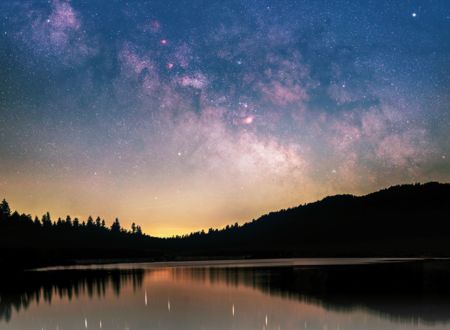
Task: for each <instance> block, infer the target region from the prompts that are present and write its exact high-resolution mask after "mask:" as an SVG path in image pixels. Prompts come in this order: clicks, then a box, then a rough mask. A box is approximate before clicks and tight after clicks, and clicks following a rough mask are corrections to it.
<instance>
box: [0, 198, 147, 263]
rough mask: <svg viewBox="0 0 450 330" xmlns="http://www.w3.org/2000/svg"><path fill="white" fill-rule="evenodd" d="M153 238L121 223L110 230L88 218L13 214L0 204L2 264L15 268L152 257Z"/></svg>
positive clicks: (138, 228)
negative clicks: (87, 260)
mask: <svg viewBox="0 0 450 330" xmlns="http://www.w3.org/2000/svg"><path fill="white" fill-rule="evenodd" d="M151 240H152V238H151V237H149V236H147V235H144V234H143V233H142V230H141V227H140V226H138V225H136V224H135V223H133V224H132V225H131V229H130V230H125V229H124V228H122V227H121V225H120V222H119V219H117V218H116V219H115V221H114V222H113V223H112V225H111V226H109V227H108V226H106V223H105V220H103V219H101V218H100V217H97V218H96V219H95V220H94V219H93V218H92V217H91V216H89V217H88V218H87V219H86V220H84V221H81V220H79V219H78V218H73V219H72V218H71V217H70V216H67V217H66V218H65V219H61V218H58V219H57V220H53V219H52V218H51V216H50V214H49V213H46V214H44V215H43V216H42V217H41V219H39V218H37V217H35V218H34V219H33V218H32V217H31V216H30V215H27V214H19V213H18V212H17V211H15V212H11V210H10V207H9V205H8V202H7V201H6V200H3V201H2V202H1V203H0V260H1V261H2V262H3V263H8V264H10V265H12V266H14V265H17V266H19V267H20V266H22V265H23V266H26V267H33V266H40V265H52V264H60V263H72V262H74V261H76V260H83V259H84V260H86V259H103V258H108V259H110V258H131V257H133V258H138V257H143V256H144V255H145V257H149V256H151V252H148V251H146V247H147V246H148V241H151Z"/></svg>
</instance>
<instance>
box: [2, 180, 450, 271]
mask: <svg viewBox="0 0 450 330" xmlns="http://www.w3.org/2000/svg"><path fill="white" fill-rule="evenodd" d="M0 210H1V212H0V250H1V251H0V258H1V259H2V261H4V262H7V263H9V264H14V263H15V264H18V265H25V264H26V265H27V266H32V265H42V264H55V263H71V262H73V261H74V260H78V259H84V260H86V259H104V258H146V259H147V260H149V259H150V260H173V259H187V258H236V257H239V258H252V257H324V256H327V257H343V256H393V257H398V256H450V184H440V183H427V184H415V185H401V186H395V187H391V188H388V189H384V190H381V191H378V192H376V193H372V194H369V195H366V196H361V197H356V196H352V195H337V196H332V197H327V198H325V199H323V200H321V201H318V202H315V203H310V204H306V205H301V206H298V207H295V208H291V209H287V210H281V211H278V212H273V213H269V214H267V215H264V216H262V217H260V218H259V219H257V220H253V221H252V222H249V223H246V224H244V225H242V226H239V225H238V224H237V223H236V224H234V225H231V226H226V227H225V228H223V229H220V230H218V229H209V230H208V231H207V232H204V231H200V232H195V233H192V234H190V235H186V236H177V237H172V238H165V239H161V238H155V237H150V236H147V235H144V234H142V231H141V230H140V227H139V226H136V225H134V226H132V229H131V231H125V230H123V229H122V228H121V227H120V223H119V221H118V220H116V221H115V222H114V223H113V225H112V226H111V227H110V228H107V227H106V225H105V222H104V221H103V220H101V219H100V218H96V219H95V220H94V219H93V218H91V217H89V218H88V219H87V220H86V221H83V222H81V223H80V220H78V219H76V218H74V219H71V218H70V217H67V218H66V219H58V220H56V221H54V220H52V219H51V218H50V215H49V214H45V215H44V216H43V217H42V218H41V219H36V218H35V219H32V217H31V216H29V215H24V214H19V213H17V212H14V213H11V210H10V209H9V206H8V204H7V203H6V201H4V202H3V203H2V204H1V207H0Z"/></svg>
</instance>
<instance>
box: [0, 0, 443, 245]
mask: <svg viewBox="0 0 450 330" xmlns="http://www.w3.org/2000/svg"><path fill="white" fill-rule="evenodd" d="M0 12H1V13H2V15H1V17H0V197H5V198H7V199H8V200H9V201H10V203H11V205H12V207H13V208H17V209H19V210H21V211H24V212H27V213H31V214H33V215H34V214H38V215H40V214H42V213H44V212H45V211H47V210H49V211H50V212H51V213H52V215H53V216H54V217H57V216H65V215H66V214H71V215H73V216H79V217H81V218H82V219H85V218H86V217H87V216H88V215H90V214H92V215H95V216H96V215H100V216H102V217H105V218H106V219H107V221H108V222H111V221H112V219H113V217H115V216H117V217H119V218H120V219H121V222H122V224H123V225H125V226H126V227H128V226H129V224H130V223H131V222H133V221H134V222H137V223H139V224H141V225H142V228H143V229H144V231H145V232H147V233H149V234H152V235H162V236H167V235H173V234H181V233H187V232H190V231H192V230H198V229H202V228H205V229H206V228H208V227H222V226H223V225H226V224H229V223H234V222H239V223H242V222H245V221H248V220H251V219H253V218H256V217H258V216H259V215H261V214H263V213H265V212H268V211H271V210H276V209H280V208H286V207H290V206H295V205H298V204H300V203H304V202H308V201H313V200H315V199H317V198H320V197H323V196H325V195H329V194H336V193H355V194H361V193H367V192H370V191H373V190H376V189H379V188H382V187H385V186H389V185H393V184H399V183H409V182H417V181H421V182H423V181H430V180H436V181H447V182H448V181H450V162H449V159H450V2H448V1H395V2H394V1H356V2H355V1H287V0H286V1H262V0H261V1H256V0H254V1H247V0H246V1H226V2H224V1H200V0H194V1H192V0H191V1H167V0H166V1H130V2H125V1H120V2H119V1H113V2H112V1H106V0H89V1H83V0H72V1H69V0H49V1H38V0H20V1H19V0H17V1H15V0H8V1H2V2H1V3H0Z"/></svg>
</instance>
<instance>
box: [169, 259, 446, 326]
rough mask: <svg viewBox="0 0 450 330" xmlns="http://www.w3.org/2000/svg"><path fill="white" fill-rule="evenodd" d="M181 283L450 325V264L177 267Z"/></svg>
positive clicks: (174, 270)
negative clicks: (188, 281)
mask: <svg viewBox="0 0 450 330" xmlns="http://www.w3.org/2000/svg"><path fill="white" fill-rule="evenodd" d="M172 274H173V277H174V278H175V279H179V280H180V279H193V280H196V281H201V282H208V283H225V284H227V285H229V286H233V287H238V286H242V285H243V286H247V287H251V288H253V289H257V290H260V291H263V292H264V293H267V294H269V295H276V296H281V297H284V298H288V299H296V300H299V301H302V302H305V303H308V304H309V303H313V304H316V305H320V306H322V307H324V308H326V309H329V310H335V311H341V312H349V311H352V310H355V309H363V310H365V311H367V312H370V313H372V314H376V315H378V316H380V317H383V318H388V319H390V320H392V321H401V322H412V323H419V322H424V323H431V324H435V323H448V322H450V281H449V280H450V262H449V261H417V262H408V263H390V264H371V265H352V266H348V265H347V266H338V265H336V266H320V267H273V268H254V267H248V268H246V267H240V268H225V267H223V268H217V267H216V268H207V267H203V268H175V269H173V272H172Z"/></svg>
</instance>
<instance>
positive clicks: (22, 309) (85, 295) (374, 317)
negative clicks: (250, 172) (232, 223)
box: [0, 261, 450, 329]
mask: <svg viewBox="0 0 450 330" xmlns="http://www.w3.org/2000/svg"><path fill="white" fill-rule="evenodd" d="M449 275H450V263H449V262H447V261H414V262H407V263H383V264H368V265H347V266H343V265H328V266H326V265H321V266H312V265H310V266H307V267H305V266H292V265H289V266H285V267H282V266H280V265H278V266H277V267H270V265H267V264H266V265H264V267H262V266H258V265H253V266H252V267H241V266H239V267H233V265H232V264H230V265H228V266H227V267H208V266H205V265H202V266H198V265H197V266H195V265H192V266H190V267H152V266H149V267H146V268H141V269H140V268H136V266H134V267H133V268H130V269H126V268H124V267H121V269H89V270H82V269H77V270H61V271H59V270H58V271H57V270H54V271H45V272H28V273H24V274H20V275H16V276H14V277H13V278H9V279H4V280H2V283H1V284H0V298H1V300H0V329H36V328H38V329H56V328H58V329H80V328H86V329H99V328H105V329H111V328H117V329H147V328H159V329H177V328H184V329H191V328H192V329H201V328H205V329H209V328H223V329H228V328H234V329H250V328H259V329H262V328H266V329H278V328H280V329H291V328H295V329H298V328H308V329H361V328H365V329H380V328H390V329H395V328H398V329H400V328H401V329H405V328H406V329H409V328H411V329H412V328H432V329H450V281H448V280H449V279H450V276H449Z"/></svg>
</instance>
